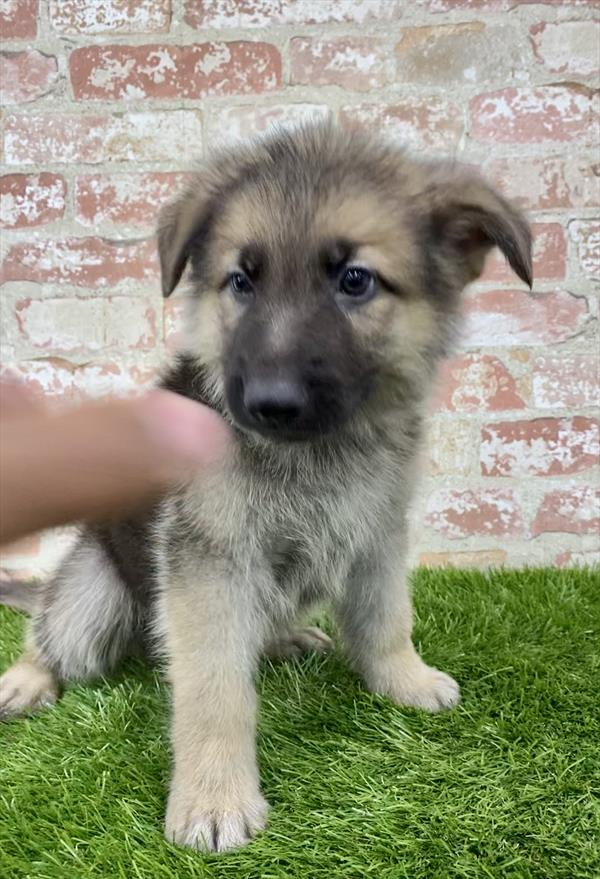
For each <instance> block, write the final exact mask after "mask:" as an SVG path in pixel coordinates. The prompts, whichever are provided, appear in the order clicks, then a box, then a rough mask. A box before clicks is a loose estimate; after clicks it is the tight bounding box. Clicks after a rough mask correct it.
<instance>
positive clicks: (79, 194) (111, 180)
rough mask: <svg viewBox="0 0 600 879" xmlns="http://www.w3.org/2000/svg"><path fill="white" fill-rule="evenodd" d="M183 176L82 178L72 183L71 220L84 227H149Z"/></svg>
mask: <svg viewBox="0 0 600 879" xmlns="http://www.w3.org/2000/svg"><path fill="white" fill-rule="evenodd" d="M184 179H185V175H184V174H176V173H172V172H168V171H167V172H162V173H160V172H150V173H147V174H86V175H82V176H80V177H77V179H76V181H75V216H76V217H77V219H78V220H79V222H80V223H82V224H83V225H85V226H97V225H98V224H100V223H106V222H109V223H116V224H120V223H122V224H126V225H134V226H152V227H154V225H155V223H156V214H157V211H158V210H159V209H160V207H161V206H162V205H163V204H165V203H166V202H167V201H169V200H170V199H172V198H173V197H174V196H175V194H176V193H177V191H178V189H179V187H180V186H181V185H182V183H183V181H184Z"/></svg>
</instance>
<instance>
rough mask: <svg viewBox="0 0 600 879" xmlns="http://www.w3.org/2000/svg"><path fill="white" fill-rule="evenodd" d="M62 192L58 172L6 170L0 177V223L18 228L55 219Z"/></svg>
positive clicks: (60, 209) (60, 207)
mask: <svg viewBox="0 0 600 879" xmlns="http://www.w3.org/2000/svg"><path fill="white" fill-rule="evenodd" d="M66 194H67V185H66V183H65V179H64V177H62V176H61V175H60V174H50V173H48V172H42V173H41V174H6V175H4V177H0V227H2V228H4V229H20V228H23V227H25V226H39V225H41V224H42V223H51V222H52V221H53V220H59V219H60V218H61V217H62V216H63V214H64V212H65V196H66Z"/></svg>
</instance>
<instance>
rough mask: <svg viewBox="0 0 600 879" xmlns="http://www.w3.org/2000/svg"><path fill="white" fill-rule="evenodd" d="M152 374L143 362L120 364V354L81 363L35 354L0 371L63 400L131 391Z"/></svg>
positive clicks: (146, 383) (147, 381)
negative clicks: (31, 357)
mask: <svg viewBox="0 0 600 879" xmlns="http://www.w3.org/2000/svg"><path fill="white" fill-rule="evenodd" d="M156 374H157V371H156V368H152V367H151V366H149V365H147V364H137V363H133V364H128V363H124V362H123V359H122V355H121V354H119V355H117V356H115V358H114V359H112V360H110V359H104V358H102V357H101V356H98V357H95V358H94V359H93V360H89V359H88V358H87V357H85V358H83V360H82V362H78V361H77V360H75V359H67V358H66V357H65V356H62V357H61V356H54V357H52V356H49V357H46V358H43V357H36V358H35V359H34V360H27V359H23V360H21V361H20V362H19V363H16V364H12V363H9V364H7V365H6V367H5V368H4V371H3V375H5V376H10V377H11V378H13V379H17V380H18V381H21V382H23V383H24V384H26V385H27V387H28V388H29V389H30V390H31V391H33V392H34V393H36V394H40V395H41V394H43V395H47V396H51V397H60V398H63V399H65V400H82V399H84V398H86V397H102V396H105V395H106V394H119V395H122V394H127V393H132V392H135V391H139V390H140V389H143V388H147V387H149V386H150V385H151V383H152V381H153V380H154V379H155V378H156Z"/></svg>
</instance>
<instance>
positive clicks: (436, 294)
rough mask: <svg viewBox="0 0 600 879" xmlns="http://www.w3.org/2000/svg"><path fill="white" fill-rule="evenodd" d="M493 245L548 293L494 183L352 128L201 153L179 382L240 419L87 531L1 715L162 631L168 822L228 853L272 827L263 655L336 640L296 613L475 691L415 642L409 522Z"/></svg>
mask: <svg viewBox="0 0 600 879" xmlns="http://www.w3.org/2000/svg"><path fill="white" fill-rule="evenodd" d="M493 246H498V247H499V248H500V249H501V250H502V251H503V252H504V254H505V255H506V257H507V259H508V261H509V262H510V264H511V266H512V268H513V269H514V271H515V272H516V273H517V274H518V275H519V277H520V278H521V279H522V280H523V281H525V282H526V283H528V284H531V238H530V233H529V229H528V226H527V224H526V222H525V221H524V219H523V218H522V217H521V215H520V214H519V213H518V212H517V211H516V210H515V209H514V208H513V207H511V206H510V205H509V204H508V203H507V202H506V201H505V200H504V199H502V198H501V197H500V196H499V195H498V194H497V193H495V192H494V191H493V190H492V189H491V188H490V187H489V186H488V185H487V184H486V183H484V182H483V181H482V180H480V179H478V178H477V177H475V176H474V175H473V174H472V173H470V172H466V171H464V170H460V169H459V168H458V167H456V166H454V165H445V164H428V163H425V162H417V161H414V160H412V159H410V158H409V157H407V156H406V155H405V154H404V153H403V152H402V151H400V150H398V149H397V148H395V147H393V146H390V145H386V144H384V143H380V142H379V141H377V140H376V139H371V138H369V137H366V136H362V135H359V134H352V135H350V134H348V132H343V131H340V130H338V129H336V128H335V127H331V126H309V127H306V128H304V129H301V130H299V131H297V132H295V133H279V134H277V135H275V136H272V137H270V138H268V139H266V140H264V141H261V142H258V143H257V144H253V145H248V146H244V147H240V148H238V149H237V150H235V151H231V152H230V153H227V154H224V155H221V156H220V157H217V158H216V159H214V160H212V161H211V162H210V163H208V164H207V166H206V167H204V168H202V169H201V170H200V171H199V172H198V173H197V174H196V176H195V177H194V178H193V180H192V181H191V182H190V184H189V185H188V187H187V189H186V190H185V192H184V193H183V194H182V195H181V196H180V197H179V198H178V199H177V200H176V201H174V202H173V204H172V205H170V206H169V207H168V208H167V209H166V210H165V211H164V212H163V214H162V217H161V222H160V230H159V250H160V259H161V266H162V277H163V290H164V294H165V295H167V296H168V295H169V294H170V293H171V292H172V291H173V289H174V288H175V287H176V285H177V283H178V282H179V280H180V278H181V276H182V274H183V272H184V270H185V269H186V267H189V269H190V276H191V285H190V286H191V289H190V296H189V297H188V315H187V322H186V332H187V337H186V343H185V346H184V349H183V350H182V352H181V354H180V356H179V358H178V359H177V360H176V361H175V363H173V365H172V366H171V368H170V369H169V371H168V372H167V373H166V375H165V377H164V381H163V385H164V386H165V387H167V388H170V389H172V390H174V391H176V392H177V393H181V394H184V395H186V396H188V397H192V398H194V399H197V400H199V401H202V402H204V403H206V404H207V405H209V406H211V407H213V408H215V409H217V410H218V411H219V412H222V413H223V415H224V417H225V418H227V419H228V420H229V421H230V423H231V424H232V427H233V432H234V439H233V442H232V444H231V448H230V450H229V452H228V455H227V459H226V460H225V462H224V463H223V464H222V465H220V466H219V467H218V468H216V469H213V470H212V471H210V472H203V473H201V474H199V475H198V477H197V478H196V479H194V480H191V481H190V482H189V484H187V485H185V486H182V487H181V488H180V489H179V490H177V491H174V492H173V493H172V494H171V495H170V496H169V497H166V498H165V499H164V500H163V501H162V502H161V503H160V504H158V505H157V507H156V509H155V510H154V511H153V513H152V514H151V515H149V516H146V517H145V518H144V519H141V520H139V521H128V522H123V523H121V524H119V525H112V526H104V527H96V528H88V529H86V530H84V531H83V533H82V535H81V537H80V539H79V542H78V544H77V546H76V547H75V549H74V550H73V552H72V553H71V555H70V557H69V558H68V559H67V560H66V561H65V562H64V564H63V566H62V568H61V569H60V570H59V572H58V574H57V575H56V577H55V578H54V579H53V580H52V582H50V583H49V584H48V585H47V586H46V587H45V588H44V589H43V590H42V594H41V597H40V603H39V607H38V609H37V611H36V613H35V614H34V618H33V623H32V626H31V631H30V636H29V644H28V647H27V652H26V653H25V655H24V657H23V658H22V659H21V660H19V662H17V663H16V664H15V665H14V666H13V667H12V668H11V669H10V670H9V671H8V672H7V673H6V674H5V675H4V677H3V678H2V679H1V680H0V687H1V696H0V706H1V710H2V711H3V712H4V713H5V714H7V715H8V714H13V713H21V712H27V711H31V710H32V709H35V708H37V707H39V706H40V705H42V704H45V703H49V702H52V701H54V699H55V698H56V695H57V691H58V687H59V684H60V683H61V682H63V681H69V680H73V679H82V678H84V679H85V678H90V677H94V676H96V675H99V674H101V673H103V672H105V671H107V670H108V669H110V668H111V667H113V666H114V665H115V664H116V663H117V662H118V661H119V660H120V659H121V658H122V657H123V656H124V655H126V654H127V653H129V652H131V651H133V650H139V649H143V648H144V645H146V644H147V643H148V641H149V639H150V640H152V639H153V638H154V639H156V640H157V642H158V644H159V646H160V649H161V650H162V652H163V653H164V655H165V656H166V658H167V661H168V669H169V678H170V681H171V684H172V691H173V720H172V740H173V751H174V769H173V777H172V782H171V789H170V794H169V801H168V807H167V816H166V835H167V837H168V838H169V839H172V840H175V841H176V842H178V843H181V844H184V845H190V846H195V847H198V848H203V849H208V850H224V849H228V848H233V847H236V846H239V845H242V844H243V843H245V842H246V841H247V840H248V839H249V838H250V837H252V835H253V834H254V833H255V832H256V831H258V830H260V829H261V828H262V827H263V826H264V825H265V817H266V812H267V804H266V803H265V801H264V800H263V798H262V796H261V792H260V785H259V778H258V772H257V766H256V757H255V741H254V739H255V725H256V710H257V706H256V695H255V690H254V686H253V675H254V670H255V668H256V663H257V660H258V658H259V656H260V655H261V653H264V652H269V653H274V654H277V655H291V654H294V653H296V652H298V651H300V650H302V649H306V648H317V649H323V648H326V647H327V646H328V639H327V638H326V636H324V635H323V634H322V633H321V632H319V630H316V629H297V628H296V626H297V620H298V617H299V615H300V614H302V613H303V612H305V611H307V610H309V609H310V608H311V607H312V606H313V605H314V604H315V603H316V602H322V601H327V602H329V603H330V605H331V606H332V607H333V609H334V611H335V614H336V616H337V619H338V621H339V624H340V628H341V632H342V635H343V639H344V644H345V648H346V650H347V653H348V656H349V658H350V660H351V662H352V663H353V664H354V666H355V667H356V669H357V670H358V671H359V672H360V674H361V675H362V677H363V679H364V681H365V683H366V685H367V687H369V688H370V689H371V690H373V691H375V692H379V693H385V694H387V695H389V696H390V697H391V698H392V699H394V700H396V701H397V702H398V703H400V704H402V705H412V706H417V707H420V708H424V709H426V710H429V711H436V710H438V709H442V708H448V707H450V706H452V705H454V704H456V702H457V701H458V699H459V689H458V685H457V684H456V683H455V681H454V680H452V678H450V677H449V676H448V675H446V674H444V673H443V672H441V671H438V670H436V669H434V668H430V667H428V666H427V665H425V664H424V662H423V661H422V660H421V658H420V657H419V656H418V654H417V653H416V651H415V649H414V647H413V645H412V641H411V607H410V599H409V595H408V591H407V586H406V574H405V557H406V551H407V547H406V539H407V538H406V517H407V510H408V507H409V503H410V499H411V495H412V492H413V485H414V479H415V463H416V458H417V454H418V452H419V449H420V444H421V436H422V422H423V410H424V405H425V401H426V400H427V395H428V392H429V389H430V386H431V384H432V381H433V379H434V376H435V373H436V368H437V365H438V363H439V361H440V359H441V358H442V357H443V356H444V355H445V353H446V352H447V351H448V349H449V345H450V344H451V342H452V339H453V337H454V335H455V332H456V328H457V325H458V319H459V314H460V297H461V292H462V290H463V289H464V287H465V286H466V285H467V284H468V283H469V282H470V281H472V280H474V279H475V278H476V277H477V276H478V275H479V274H480V273H481V270H482V267H483V262H484V259H485V255H486V254H487V252H488V251H489V250H490V249H491V248H492V247H493Z"/></svg>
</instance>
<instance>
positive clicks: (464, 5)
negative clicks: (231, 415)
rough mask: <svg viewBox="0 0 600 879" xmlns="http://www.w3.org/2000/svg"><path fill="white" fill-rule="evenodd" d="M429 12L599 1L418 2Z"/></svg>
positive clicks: (449, 0)
mask: <svg viewBox="0 0 600 879" xmlns="http://www.w3.org/2000/svg"><path fill="white" fill-rule="evenodd" d="M417 2H418V4H419V6H425V7H426V8H427V10H428V11H429V12H454V11H455V10H457V11H461V10H464V11H466V12H468V11H479V10H485V11H486V12H502V11H504V10H512V9H514V8H515V7H517V6H528V5H530V4H536V5H538V4H539V5H540V6H564V7H576V6H594V5H595V4H597V2H598V0H417Z"/></svg>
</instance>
